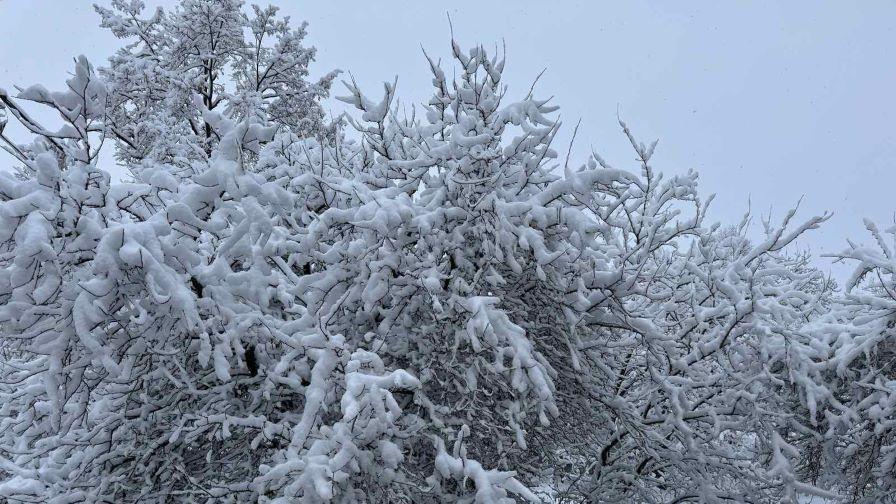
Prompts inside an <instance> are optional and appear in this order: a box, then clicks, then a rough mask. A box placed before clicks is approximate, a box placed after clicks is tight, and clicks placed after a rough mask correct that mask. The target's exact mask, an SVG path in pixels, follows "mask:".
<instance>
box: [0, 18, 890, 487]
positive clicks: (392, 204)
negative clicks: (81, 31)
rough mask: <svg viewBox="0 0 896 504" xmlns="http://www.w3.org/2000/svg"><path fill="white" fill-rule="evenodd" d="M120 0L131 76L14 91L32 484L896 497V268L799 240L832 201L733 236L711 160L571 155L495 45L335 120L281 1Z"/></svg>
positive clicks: (8, 355)
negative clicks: (833, 262) (757, 236)
mask: <svg viewBox="0 0 896 504" xmlns="http://www.w3.org/2000/svg"><path fill="white" fill-rule="evenodd" d="M97 10H98V11H99V13H100V15H101V18H102V25H103V26H104V27H106V28H109V29H111V30H112V31H113V33H114V34H115V35H117V36H118V37H121V38H124V39H127V40H129V42H128V45H126V46H125V47H124V48H123V49H122V50H121V51H119V52H118V53H116V55H115V56H114V57H113V58H112V59H111V60H110V62H109V66H108V67H106V68H103V69H101V70H100V71H98V72H97V71H95V70H94V68H93V67H92V66H91V65H90V64H89V63H88V62H87V61H86V60H85V59H84V58H80V59H78V60H77V61H76V68H75V72H74V74H73V76H72V78H71V79H70V80H69V81H68V86H67V89H66V90H64V91H62V92H49V91H47V90H46V89H44V88H42V87H40V86H33V87H31V88H27V89H21V90H19V92H18V93H16V94H15V95H14V94H11V93H8V92H7V91H4V90H0V103H2V106H0V113H2V114H3V115H2V116H0V142H2V146H3V147H4V148H5V149H6V150H7V151H8V152H9V153H10V154H11V155H12V158H13V159H14V163H13V164H11V165H8V166H9V167H11V168H13V169H12V170H8V172H4V173H2V174H0V216H2V217H0V300H2V304H0V496H2V497H3V498H4V499H6V500H8V501H9V502H52V503H63V502H66V503H67V502H116V503H118V502H256V501H257V502H270V503H274V502H278V503H285V502H310V503H314V502H373V503H380V502H479V503H501V502H514V501H516V500H528V501H532V502H539V501H540V502H645V503H672V502H707V503H715V502H769V503H771V502H797V499H799V498H801V496H803V495H808V494H816V495H822V496H824V497H826V498H829V499H841V498H842V499H847V500H848V501H851V502H880V501H882V500H884V499H886V498H887V497H888V496H889V495H890V494H891V493H892V492H893V491H894V490H896V488H894V486H896V372H894V369H896V367H894V360H896V353H894V348H896V347H894V324H896V319H894V310H896V294H894V293H896V283H894V277H893V275H894V272H896V259H894V255H893V254H894V253H896V252H894V249H893V247H892V246H890V245H888V244H887V243H886V241H885V240H884V239H883V237H882V234H881V233H880V232H879V231H878V230H877V229H876V228H875V227H874V226H873V225H871V224H869V225H868V227H869V229H870V230H871V232H872V235H873V237H874V238H875V240H876V242H877V244H878V248H877V249H867V248H862V247H859V246H857V245H851V246H850V248H849V249H848V250H847V251H846V252H844V253H843V254H842V257H843V258H845V259H851V260H855V261H857V264H858V265H859V266H858V269H857V273H856V275H855V276H854V278H853V279H852V281H851V282H850V283H849V284H848V285H847V286H846V289H845V290H842V291H840V290H837V289H836V287H835V286H834V285H833V283H832V282H831V281H830V280H828V279H826V278H824V276H823V275H822V274H821V273H820V272H819V271H818V270H816V269H815V268H813V267H812V266H811V264H812V260H811V258H810V257H808V256H806V255H801V254H794V253H790V252H788V248H787V247H788V245H789V244H791V243H792V242H793V241H794V240H795V239H796V238H797V237H798V236H800V235H801V234H803V233H805V232H807V231H810V230H811V229H813V228H816V227H817V226H819V225H820V224H822V222H823V221H824V220H825V219H826V218H827V216H820V217H814V218H810V219H808V220H805V221H802V222H798V221H796V220H795V211H792V212H790V213H788V214H787V215H786V216H785V218H784V219H783V221H782V222H780V223H778V224H773V223H771V222H766V223H765V235H764V238H762V239H761V240H754V241H751V240H749V239H748V238H747V227H748V223H749V219H748V218H747V217H745V219H744V221H742V222H741V223H739V224H737V225H735V226H720V225H718V224H710V223H708V222H706V211H707V206H708V204H709V201H710V199H711V198H707V199H706V200H703V199H701V198H700V196H699V193H698V190H697V175H696V174H695V173H687V174H683V175H677V176H673V177H668V178H667V177H664V176H663V175H661V174H660V173H659V172H658V171H656V170H655V168H654V167H653V165H652V157H653V153H654V149H655V147H656V143H655V142H654V143H653V144H650V145H644V144H642V143H640V142H638V141H637V140H636V139H635V137H634V136H633V134H632V133H631V132H630V130H629V128H628V127H627V126H626V125H625V124H623V123H621V127H622V131H623V134H624V135H626V136H627V138H628V139H629V140H630V143H631V146H632V148H633V150H634V152H635V154H636V157H637V159H638V162H637V164H636V165H635V166H633V167H631V168H630V169H617V168H613V167H612V166H610V165H609V164H608V163H607V162H606V161H605V160H603V159H601V158H600V157H598V156H596V155H595V156H594V157H592V158H591V159H588V160H587V161H586V162H584V163H576V162H573V161H572V160H570V159H568V158H567V159H560V158H558V155H557V153H556V152H555V150H554V148H553V140H554V138H555V136H556V134H557V131H558V130H559V128H560V123H559V120H558V119H557V118H556V116H555V114H554V112H555V111H556V107H553V106H551V105H549V104H548V102H547V101H545V100H539V99H537V98H535V97H534V96H533V92H531V91H530V92H529V93H528V94H526V95H523V96H519V97H518V98H517V99H516V101H513V100H512V99H511V98H510V97H509V96H508V95H507V87H506V86H505V85H504V83H503V81H502V71H503V68H504V61H503V59H502V58H499V57H497V55H489V54H487V53H486V51H485V50H484V49H483V48H481V47H476V48H473V49H472V50H469V51H464V50H462V49H461V48H460V47H459V46H458V45H457V44H456V43H455V42H453V41H452V46H451V62H452V68H450V69H446V68H443V66H442V65H441V64H440V63H439V62H438V61H435V60H433V59H430V58H429V57H428V56H427V58H426V60H427V61H428V64H429V67H430V69H431V71H432V85H433V93H432V97H431V99H430V100H429V101H428V102H427V103H425V104H423V105H422V107H420V108H419V109H416V110H413V111H411V112H402V111H403V110H405V109H401V111H400V110H399V109H398V108H397V107H396V106H394V101H395V94H396V89H395V85H394V84H386V85H385V86H384V94H383V97H382V98H381V99H371V98H369V97H367V96H365V95H364V94H363V93H362V91H361V90H360V89H359V88H358V87H357V86H356V85H355V84H354V83H353V82H349V83H345V84H346V87H347V92H346V96H344V97H341V98H340V99H341V100H343V101H345V102H346V103H348V104H350V105H351V106H352V107H354V108H355V109H356V113H354V114H349V116H348V117H347V119H346V122H344V123H341V125H340V123H338V122H336V123H329V122H328V120H327V119H326V118H325V117H324V114H323V113H322V112H321V107H320V103H319V100H320V99H322V98H323V97H326V96H327V94H328V90H329V85H330V82H331V80H332V79H333V78H334V76H335V74H328V75H327V76H325V77H324V78H322V79H321V80H319V81H318V82H316V83H311V82H309V81H307V80H306V78H307V76H308V64H309V63H310V62H311V60H312V59H313V55H314V50H313V48H305V47H303V46H302V44H301V42H302V39H303V37H304V35H305V27H304V25H302V26H301V27H300V28H298V29H293V28H291V27H290V25H289V23H288V20H287V19H283V20H280V19H278V18H277V17H276V9H273V8H267V9H261V8H257V7H255V8H253V10H252V12H251V14H247V13H246V12H247V11H246V10H245V9H243V6H242V4H241V2H239V1H235V0H234V1H231V0H228V1H211V0H183V1H182V2H181V4H180V6H179V7H178V8H177V9H176V10H174V11H173V12H170V13H168V12H164V11H161V10H158V11H156V12H155V13H153V14H152V15H151V16H149V17H143V16H144V14H143V12H142V10H143V7H142V3H141V2H139V1H124V0H114V1H113V2H112V8H111V9H106V8H97ZM269 40H270V41H271V42H270V43H269V42H268V41H269ZM449 75H453V77H451V78H449V77H448V76H449ZM29 101H30V102H36V103H38V104H40V105H43V106H46V107H49V108H50V109H52V110H55V111H56V112H58V115H59V120H60V121H59V123H60V124H61V126H60V127H58V128H56V129H51V128H49V127H47V126H44V125H42V124H40V123H39V122H38V121H36V120H35V119H33V118H32V116H31V115H29V114H28V112H27V111H26V108H27V106H26V103H27V102H29ZM9 117H11V118H13V119H15V120H16V121H17V122H18V123H20V124H21V126H23V127H24V128H25V130H26V131H28V132H30V133H31V135H32V139H31V140H30V141H29V142H26V143H19V142H16V141H15V140H14V139H13V138H11V135H9V134H4V133H3V131H4V126H5V125H6V120H7V118H9ZM105 138H111V139H114V140H115V141H116V142H115V143H116V147H117V149H116V157H117V160H118V162H119V163H120V164H121V166H122V167H123V168H125V169H126V170H128V172H129V173H130V176H129V178H128V179H127V180H126V181H123V182H113V181H111V179H110V176H109V174H108V173H107V172H105V171H104V170H102V169H100V168H99V167H98V158H99V155H100V150H99V149H100V146H101V145H102V140H103V139H105ZM8 159H9V158H8ZM891 232H892V231H891Z"/></svg>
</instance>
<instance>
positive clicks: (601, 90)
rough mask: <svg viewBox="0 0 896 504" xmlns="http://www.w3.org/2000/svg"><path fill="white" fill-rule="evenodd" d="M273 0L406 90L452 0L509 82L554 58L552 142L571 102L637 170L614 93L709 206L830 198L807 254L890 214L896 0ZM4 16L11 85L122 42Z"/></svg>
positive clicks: (418, 95)
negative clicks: (711, 196) (502, 48)
mask: <svg viewBox="0 0 896 504" xmlns="http://www.w3.org/2000/svg"><path fill="white" fill-rule="evenodd" d="M146 3H147V4H148V5H149V6H155V5H163V6H170V5H172V4H173V3H174V2H173V1H170V0H166V1H153V0H147V1H146ZM275 3H278V4H280V5H281V7H282V10H281V12H282V13H284V14H289V15H291V16H292V17H293V19H294V20H302V19H304V20H307V21H308V22H309V23H310V33H311V34H310V36H309V39H308V41H309V43H311V44H313V45H316V46H317V47H318V61H317V63H316V65H315V67H314V69H313V71H316V72H317V74H321V73H323V72H324V71H326V70H329V69H331V68H340V69H343V70H348V71H351V72H352V73H353V75H354V76H355V78H356V79H357V80H358V82H359V83H360V84H361V85H362V87H363V88H364V89H367V90H368V93H369V94H370V95H372V96H378V93H380V92H381V86H380V84H379V83H380V82H381V81H383V80H391V79H392V78H393V77H394V76H395V75H398V76H399V84H398V94H399V96H400V97H401V98H402V100H403V101H404V102H414V103H419V102H421V101H423V100H424V99H425V98H426V96H427V93H428V91H429V89H428V86H429V85H430V78H429V75H428V69H427V67H426V64H425V60H424V58H423V55H422V53H421V49H420V48H421V46H422V47H424V48H425V49H426V50H427V52H429V53H430V55H432V56H435V57H439V56H441V57H443V58H447V57H448V56H449V48H450V46H449V32H448V22H447V18H446V12H449V13H450V15H451V18H452V19H453V22H454V29H455V34H456V36H457V39H458V41H459V42H460V44H461V45H462V46H465V47H469V46H470V45H474V44H479V43H482V44H484V45H485V46H486V47H493V46H494V44H496V43H497V44H499V45H500V44H501V43H502V41H504V42H506V45H507V50H508V61H507V70H506V72H505V82H506V83H508V84H509V85H510V97H513V96H514V95H516V96H521V95H524V94H525V93H526V91H527V90H528V88H529V86H530V84H531V82H532V80H533V79H534V78H535V76H536V75H537V74H538V73H539V72H540V71H541V70H542V69H544V68H547V72H546V73H545V75H544V76H543V77H542V78H541V80H540V81H539V84H538V86H537V87H536V90H537V91H539V93H538V94H539V96H542V97H547V96H551V95H553V96H555V100H556V104H558V105H560V106H561V113H562V115H563V118H564V120H565V123H566V127H565V128H564V129H565V131H566V134H565V136H563V137H562V138H560V139H559V141H558V144H557V150H558V151H562V152H565V150H566V144H567V143H568V141H569V138H570V134H571V131H572V127H573V126H574V124H575V122H576V121H577V120H578V119H579V118H581V119H582V126H581V128H580V130H579V135H578V138H577V140H576V145H575V147H574V150H573V152H574V153H577V154H578V156H577V159H578V160H584V159H585V156H586V155H587V153H588V152H589V151H590V149H591V147H592V146H593V147H594V148H595V149H596V150H597V151H598V152H600V153H601V154H602V155H603V156H604V157H605V158H607V159H608V160H609V161H610V162H611V163H613V164H614V165H615V166H617V167H620V168H622V167H626V168H630V169H636V168H637V165H636V164H635V163H634V159H633V158H634V156H633V154H632V152H631V151H630V150H629V149H628V148H627V146H626V144H625V139H624V137H623V136H622V134H621V132H620V131H619V127H618V126H617V124H616V113H617V110H618V111H619V112H620V114H621V116H622V117H623V119H624V120H625V121H626V122H627V123H628V124H629V126H630V127H631V128H632V130H633V131H634V132H635V134H636V135H637V136H639V137H640V138H641V140H643V141H645V142H646V141H649V140H652V139H654V138H659V139H660V143H659V147H658V149H657V153H656V155H655V157H654V163H653V164H654V166H655V167H656V168H657V169H658V170H660V171H664V172H666V173H669V174H671V173H677V172H685V171H687V170H688V169H695V170H697V171H699V172H700V175H701V180H702V182H701V184H702V187H703V191H704V193H705V194H708V193H712V192H714V193H716V194H717V198H716V201H715V203H714V211H713V212H712V214H711V216H712V217H713V218H714V219H718V220H722V221H725V222H733V221H736V220H739V218H740V216H741V215H742V214H743V213H744V211H745V210H746V208H747V201H748V198H749V200H750V201H751V202H752V208H753V210H754V213H756V214H757V217H758V214H766V215H767V214H768V213H769V211H771V212H772V215H773V216H775V217H776V218H780V217H781V216H782V214H783V213H784V212H786V210H787V209H788V208H789V207H790V206H791V205H793V204H794V203H795V202H796V201H797V200H798V199H799V198H800V197H803V203H802V206H801V210H802V212H801V213H800V215H804V216H809V214H811V213H820V212H822V211H824V210H831V211H833V212H834V213H835V215H834V217H833V219H832V220H831V221H829V222H828V223H827V225H826V226H825V227H824V228H823V229H822V230H819V231H815V232H814V233H812V234H811V235H810V236H808V237H807V239H804V240H803V242H802V243H803V245H804V246H811V248H812V250H813V251H814V252H816V253H827V252H835V251H838V250H841V249H842V248H843V247H844V246H845V239H846V238H847V237H851V238H853V239H857V240H859V241H868V240H867V239H866V233H865V231H864V227H863V225H862V218H863V217H869V218H871V219H874V220H876V221H877V222H878V224H879V225H880V226H881V227H882V228H885V227H889V226H890V225H892V224H893V223H894V211H896V204H894V201H893V199H892V197H891V194H890V190H891V189H892V187H893V183H894V182H896V175H894V173H896V172H894V168H896V134H894V120H896V100H894V97H893V93H894V90H896V64H894V63H893V56H894V54H896V33H894V29H893V24H894V23H893V20H894V19H896V2H892V1H863V2H821V1H788V2H761V1H752V2H715V1H701V2H660V1H629V2H612V3H611V2H586V1H581V2H574V1H562V0H558V1H554V2H535V1H514V2H509V1H508V2H497V1H488V0H475V1H468V0H459V1H453V2H422V1H378V2H369V1H360V0H358V1H317V2H311V1H294V0H290V1H286V0H282V1H279V2H275ZM0 33H2V34H3V37H2V39H0V86H3V87H7V88H11V87H12V85H13V84H19V85H30V84H33V83H42V84H44V85H46V86H47V87H49V88H50V89H57V88H59V87H60V86H61V85H62V83H63V80H64V79H65V78H66V73H67V72H69V71H70V70H71V68H72V57H74V56H77V55H78V54H85V55H87V56H88V57H89V58H90V59H91V60H92V61H93V62H94V63H96V64H102V63H103V62H104V60H105V58H106V57H107V56H108V55H109V54H110V53H111V52H112V51H113V50H114V49H115V48H116V47H118V45H119V44H118V42H117V41H116V40H115V39H114V37H112V36H111V35H110V34H108V33H107V32H105V31H104V30H102V29H100V28H99V27H98V16H97V15H96V14H95V13H94V12H93V9H92V7H91V2H89V1H81V0H0ZM336 91H337V92H336V93H335V94H337V95H339V94H342V89H341V87H340V88H339V89H337V90H336ZM330 106H331V107H332V110H333V111H339V110H342V107H341V106H340V104H338V103H336V102H335V101H334V102H333V103H331V104H330ZM574 156H575V154H574ZM822 264H825V263H822ZM836 273H837V276H841V274H842V273H841V271H840V270H839V268H838V271H837V272H836Z"/></svg>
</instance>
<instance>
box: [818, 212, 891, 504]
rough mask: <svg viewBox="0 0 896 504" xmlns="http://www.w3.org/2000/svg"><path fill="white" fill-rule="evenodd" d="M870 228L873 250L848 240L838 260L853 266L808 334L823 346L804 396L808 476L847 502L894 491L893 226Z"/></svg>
mask: <svg viewBox="0 0 896 504" xmlns="http://www.w3.org/2000/svg"><path fill="white" fill-rule="evenodd" d="M865 226H866V228H867V229H868V231H869V232H870V235H871V237H872V238H873V239H874V242H875V245H874V246H862V245H858V244H855V243H853V242H849V248H848V249H846V250H845V251H843V252H842V253H840V254H837V255H835V257H837V258H839V259H840V260H846V261H852V262H854V263H855V264H856V268H855V270H854V273H853V274H852V276H851V277H850V278H849V280H848V281H847V284H846V289H845V292H843V293H842V295H840V296H838V297H837V298H836V299H835V303H834V305H833V306H832V309H831V311H830V313H829V314H827V315H826V316H824V317H820V318H818V319H817V320H815V321H814V322H813V323H812V324H810V325H808V326H807V327H806V328H805V329H804V330H805V331H806V332H807V333H808V334H810V335H811V336H812V337H813V339H814V340H815V344H816V345H817V346H818V347H819V348H820V349H823V352H821V353H820V355H818V356H817V357H816V358H814V359H813V361H812V364H811V366H812V370H813V375H814V379H813V380H812V381H809V382H807V383H806V384H805V386H804V389H803V390H802V391H801V392H802V395H803V396H804V397H805V400H804V401H803V403H804V404H806V403H808V405H809V406H810V409H809V412H808V413H809V414H808V415H807V421H806V422H805V424H806V426H807V427H806V429H805V430H806V435H805V436H804V438H803V440H802V443H803V445H804V448H803V450H804V453H805V454H806V457H807V463H806V464H804V466H805V467H803V468H802V469H803V472H804V473H805V474H806V475H807V476H808V477H811V478H812V479H814V480H817V481H818V484H821V485H825V486H828V487H831V488H834V489H836V491H838V492H839V493H840V494H841V495H843V496H844V497H845V498H846V499H847V502H855V503H858V502H861V503H871V502H884V501H886V500H887V499H888V498H890V497H892V495H893V493H894V492H896V332H894V329H893V328H894V326H896V319H894V313H896V312H894V309H896V296H894V292H896V283H894V282H896V277H894V274H896V257H894V248H893V247H894V245H893V243H894V242H892V240H887V239H886V236H887V235H890V236H891V237H892V236H894V234H896V228H891V229H888V230H886V232H882V231H881V230H880V229H879V228H878V227H877V226H876V225H875V224H874V223H873V222H871V221H867V220H866V222H865Z"/></svg>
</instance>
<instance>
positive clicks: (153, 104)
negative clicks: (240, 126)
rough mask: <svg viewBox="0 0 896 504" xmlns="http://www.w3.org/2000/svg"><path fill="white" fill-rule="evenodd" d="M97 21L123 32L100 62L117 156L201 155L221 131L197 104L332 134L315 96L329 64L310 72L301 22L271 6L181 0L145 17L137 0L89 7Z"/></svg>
mask: <svg viewBox="0 0 896 504" xmlns="http://www.w3.org/2000/svg"><path fill="white" fill-rule="evenodd" d="M95 9H96V10H97V12H98V13H99V14H100V16H101V18H102V26H103V27H104V28H107V29H109V30H111V32H112V33H113V34H114V35H115V36H116V37H118V38H121V39H123V40H125V41H127V45H125V46H124V47H123V48H121V49H120V50H119V51H118V52H117V53H116V54H115V55H114V56H113V57H112V58H110V60H109V66H108V67H107V68H104V69H102V74H103V76H104V77H105V78H106V81H107V83H108V89H109V108H108V113H109V120H108V123H107V126H108V128H109V131H110V132H111V133H112V134H113V135H114V138H115V139H116V141H117V143H118V155H119V158H120V159H122V160H124V161H126V162H129V163H137V162H140V161H143V160H153V161H162V162H167V163H171V162H175V161H176V162H177V165H179V166H180V167H181V169H184V168H185V167H186V166H188V165H189V160H193V159H197V158H203V157H205V156H206V155H207V154H209V153H210V152H211V149H212V147H213V146H214V145H216V144H217V142H218V141H219V140H220V136H219V135H218V134H217V133H216V132H215V130H214V128H213V127H212V126H211V125H210V124H208V122H206V121H204V120H203V117H202V113H203V110H213V111H221V112H224V113H225V114H227V116H228V117H230V118H231V119H234V120H240V119H245V118H249V117H254V118H256V119H265V120H270V121H271V122H273V123H274V124H276V125H277V127H278V128H281V129H284V130H289V131H291V132H292V133H294V134H296V135H299V136H301V137H306V136H316V137H320V138H324V137H328V138H332V137H333V135H334V131H335V130H334V125H333V124H331V123H329V122H328V121H327V120H326V119H325V118H324V114H323V110H322V108H321V106H320V100H321V99H322V98H325V97H326V96H327V95H328V94H329V89H330V83H331V82H332V80H333V78H334V77H335V76H336V72H330V73H328V74H326V75H324V76H323V77H322V78H320V79H319V80H317V81H310V80H308V74H309V69H308V68H309V65H310V64H311V63H312V62H313V61H314V56H315V52H316V51H315V49H314V48H313V47H305V46H304V45H303V41H304V38H305V36H306V34H307V31H306V27H307V24H306V23H302V24H301V25H299V26H298V27H292V26H291V25H290V20H289V18H288V17H285V18H278V17H277V8H276V7H267V8H260V7H258V6H253V7H252V12H251V13H250V14H247V13H245V12H244V10H243V2H242V1H241V0H184V1H182V2H180V3H179V4H178V6H177V7H176V8H175V9H174V10H172V11H171V12H166V11H164V10H163V9H161V8H158V9H156V10H155V11H154V12H153V13H152V14H151V15H150V16H148V17H144V13H143V10H144V4H143V2H142V1H139V0H113V1H112V2H111V8H106V7H102V6H99V5H97V6H96V7H95Z"/></svg>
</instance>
